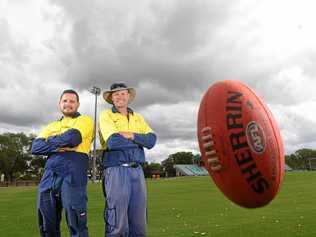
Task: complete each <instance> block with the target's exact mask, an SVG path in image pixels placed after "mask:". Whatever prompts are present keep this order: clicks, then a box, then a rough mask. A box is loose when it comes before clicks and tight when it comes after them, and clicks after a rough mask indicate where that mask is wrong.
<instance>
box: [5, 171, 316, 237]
mask: <svg viewBox="0 0 316 237" xmlns="http://www.w3.org/2000/svg"><path fill="white" fill-rule="evenodd" d="M147 183H148V199H149V200H148V216H149V223H148V236H149V237H164V236H165V237H167V236H168V237H173V236H174V237H178V236H179V237H182V236H183V237H186V236H216V237H220V236H225V237H235V236H236V237H238V236H240V237H247V236H248V237H260V236H261V237H268V236H280V237H291V236H306V237H307V236H308V237H310V236H316V219H315V217H316V191H315V188H314V185H315V183H316V172H292V173H286V176H285V180H284V183H283V186H282V189H281V191H280V193H279V194H278V196H277V197H276V198H275V199H274V200H273V201H272V202H271V203H270V204H269V205H268V206H266V207H263V208H258V209H251V210H250V209H245V208H241V207H239V206H237V205H235V204H233V203H231V202H230V201H228V200H227V199H226V198H225V197H224V196H223V195H222V194H221V193H220V192H219V191H218V190H217V188H216V187H215V186H214V184H213V183H212V181H211V180H210V178H209V177H182V178H172V179H160V180H148V181H147ZM88 193H89V203H88V205H89V210H88V213H89V214H88V222H89V233H90V236H91V237H99V236H100V237H101V236H104V224H103V202H104V201H103V195H102V188H101V184H89V187H88ZM35 206H36V187H17V188H12V187H10V188H0V223H1V228H0V236H1V237H2V236H3V237H11V236H12V237H35V236H39V234H38V228H37V217H36V208H35ZM62 230H63V236H68V231H67V227H66V224H65V221H64V219H63V222H62Z"/></svg>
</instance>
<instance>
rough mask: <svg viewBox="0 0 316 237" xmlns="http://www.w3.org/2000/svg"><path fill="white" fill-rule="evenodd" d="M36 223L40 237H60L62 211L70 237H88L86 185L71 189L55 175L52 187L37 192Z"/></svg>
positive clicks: (62, 179)
mask: <svg viewBox="0 0 316 237" xmlns="http://www.w3.org/2000/svg"><path fill="white" fill-rule="evenodd" d="M37 208H38V223H39V228H40V235H41V237H60V236H61V234H60V221H61V213H62V209H63V208H64V210H65V216H66V221H67V225H68V229H69V236H71V237H88V236H89V235H88V228H87V192H86V185H84V186H79V187H73V186H72V185H70V184H69V182H68V181H67V180H65V179H64V178H62V177H60V176H58V175H55V176H54V177H53V182H52V187H51V188H49V189H45V190H41V189H40V190H39V192H38V200H37Z"/></svg>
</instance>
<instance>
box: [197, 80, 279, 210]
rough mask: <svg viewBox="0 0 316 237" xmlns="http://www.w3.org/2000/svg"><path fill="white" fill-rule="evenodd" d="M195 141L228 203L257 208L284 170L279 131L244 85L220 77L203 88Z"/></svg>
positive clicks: (275, 188)
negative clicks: (218, 80) (196, 140)
mask: <svg viewBox="0 0 316 237" xmlns="http://www.w3.org/2000/svg"><path fill="white" fill-rule="evenodd" d="M198 140H199V146H200V151H201V155H202V160H203V163H204V165H205V167H206V168H207V170H208V172H209V174H210V175H211V177H212V179H213V181H214V182H215V184H216V185H217V187H218V188H219V189H220V190H221V191H222V192H223V193H224V194H225V195H226V197H228V198H229V199H230V200H231V201H233V202H234V203H236V204H238V205H240V206H243V207H247V208H256V207H262V206H264V205H266V204H268V203H269V202H270V201H271V200H272V199H273V198H274V197H275V195H276V194H277V193H278V191H279V189H280V185H281V183H282V179H283V175H284V148H283V144H282V139H281V135H280V131H279V129H278V126H277V123H276V121H275V119H274V118H273V116H272V114H271V112H270V111H269V109H268V107H267V105H266V104H265V103H264V102H263V100H262V99H260V98H259V97H258V96H257V95H256V93H255V92H254V91H253V90H252V89H250V88H249V87H248V86H247V85H245V84H243V83H241V82H239V81H234V80H225V81H220V82H217V83H215V84H213V85H212V86H211V87H210V88H209V89H208V91H207V92H206V94H205V95H204V97H203V99H202V101H201V104H200V109H199V114H198ZM214 151H215V152H216V154H215V155H214ZM214 157H215V159H214Z"/></svg>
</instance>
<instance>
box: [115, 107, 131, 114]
mask: <svg viewBox="0 0 316 237" xmlns="http://www.w3.org/2000/svg"><path fill="white" fill-rule="evenodd" d="M112 112H113V113H119V111H118V110H117V108H115V106H113V107H112ZM127 112H128V113H129V114H133V113H134V111H133V110H132V109H131V108H130V107H127Z"/></svg>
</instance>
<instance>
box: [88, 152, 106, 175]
mask: <svg viewBox="0 0 316 237" xmlns="http://www.w3.org/2000/svg"><path fill="white" fill-rule="evenodd" d="M96 153H97V159H96V168H97V172H96V176H97V179H101V178H102V172H103V169H102V153H103V150H102V149H97V150H96ZM88 174H89V176H90V177H92V176H93V151H92V150H91V151H90V156H89V169H88Z"/></svg>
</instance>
